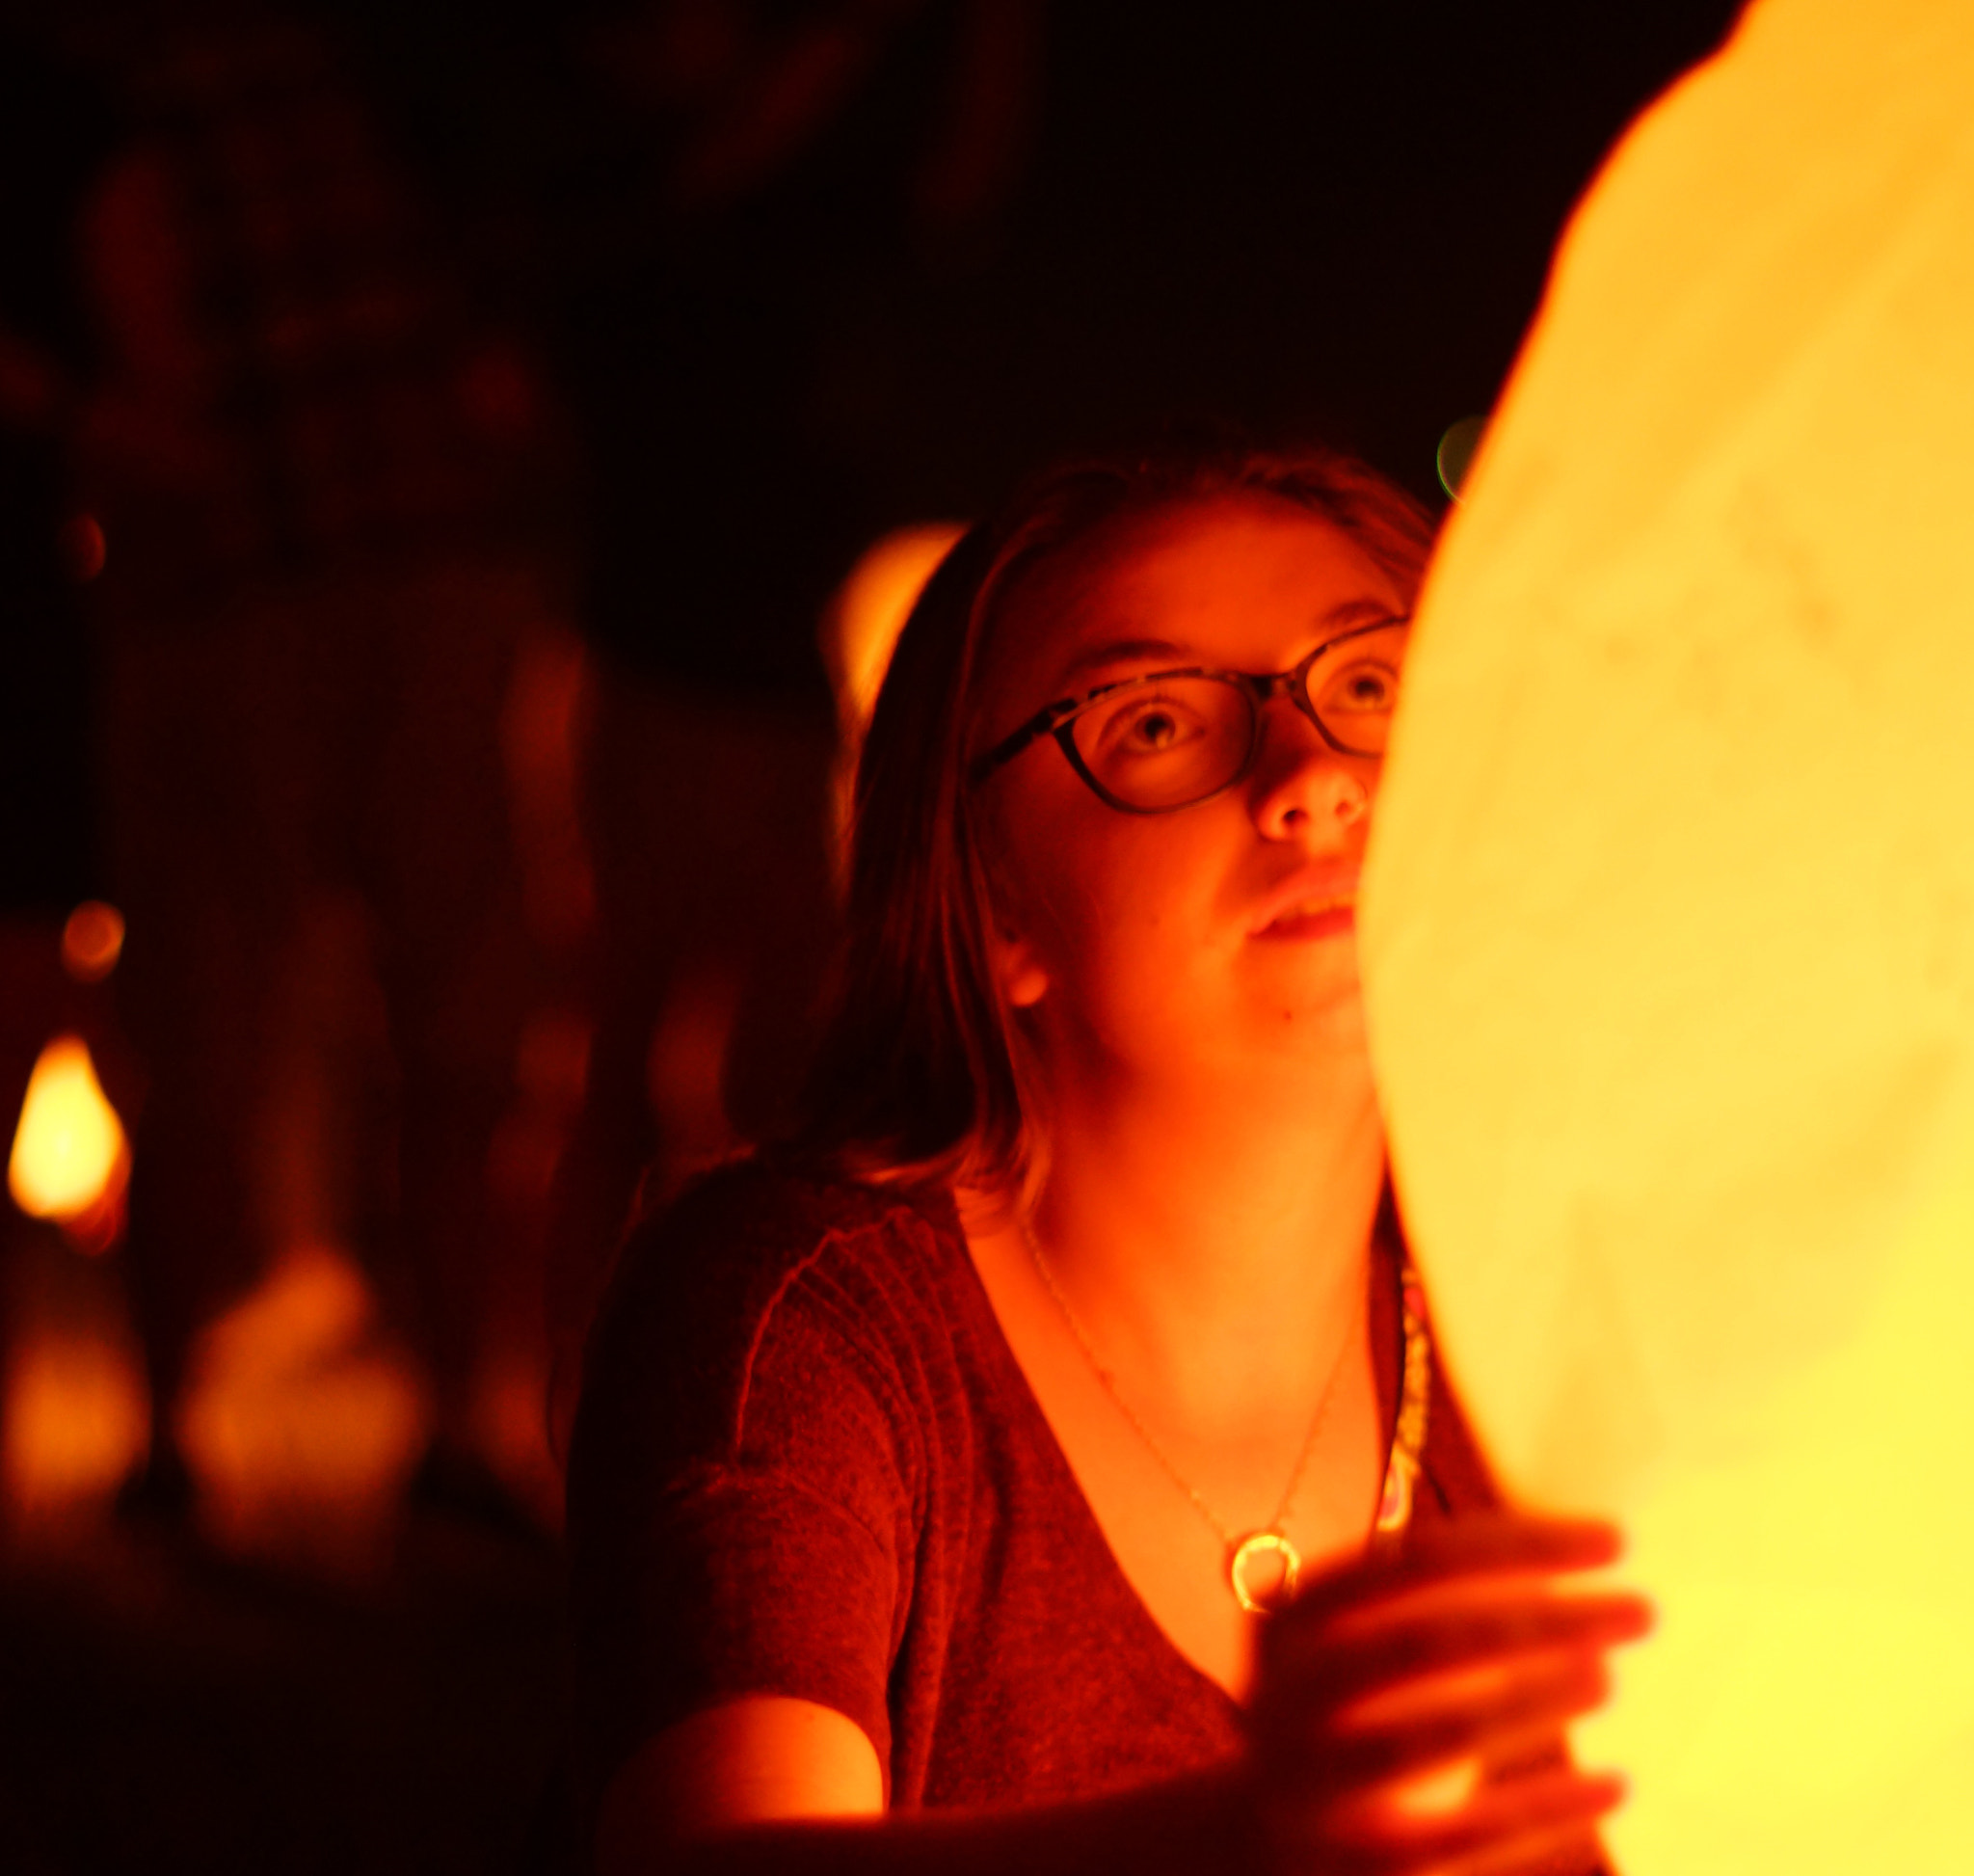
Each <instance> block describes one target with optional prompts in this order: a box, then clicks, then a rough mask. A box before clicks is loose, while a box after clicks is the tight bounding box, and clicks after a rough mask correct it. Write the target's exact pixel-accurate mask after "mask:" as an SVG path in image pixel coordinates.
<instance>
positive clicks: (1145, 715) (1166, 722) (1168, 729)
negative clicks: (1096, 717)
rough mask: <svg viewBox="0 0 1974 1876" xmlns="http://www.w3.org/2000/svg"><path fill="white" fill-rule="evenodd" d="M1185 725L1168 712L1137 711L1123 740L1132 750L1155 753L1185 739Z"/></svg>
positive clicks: (1172, 713)
mask: <svg viewBox="0 0 1974 1876" xmlns="http://www.w3.org/2000/svg"><path fill="white" fill-rule="evenodd" d="M1186 734H1187V731H1186V725H1185V724H1184V723H1182V722H1181V721H1180V720H1179V718H1178V716H1177V715H1176V714H1175V713H1174V712H1173V711H1171V710H1139V711H1138V712H1137V714H1136V715H1135V716H1134V717H1133V718H1132V719H1131V722H1130V724H1129V725H1128V727H1127V728H1126V731H1125V740H1126V741H1127V742H1129V743H1130V744H1131V746H1132V747H1133V748H1134V749H1138V750H1140V751H1144V752H1146V753H1153V754H1155V753H1157V752H1158V751H1160V750H1161V749H1170V748H1171V747H1172V746H1173V744H1174V743H1178V742H1183V741H1184V740H1185V739H1186Z"/></svg>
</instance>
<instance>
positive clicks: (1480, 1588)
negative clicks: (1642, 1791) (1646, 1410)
mask: <svg viewBox="0 0 1974 1876" xmlns="http://www.w3.org/2000/svg"><path fill="white" fill-rule="evenodd" d="M1618 1550H1619V1541H1618V1538H1617V1534H1616V1533H1615V1531H1614V1530H1613V1529H1612V1528H1611V1527H1610V1526H1608V1525H1602V1524H1595V1523H1576V1522H1566V1521H1557V1520H1538V1519H1532V1518H1518V1517H1500V1518H1490V1519H1484V1520H1472V1521H1468V1522H1464V1523H1451V1524H1447V1525H1441V1526H1428V1527H1424V1528H1422V1529H1420V1530H1418V1531H1417V1532H1416V1533H1415V1534H1413V1536H1412V1537H1411V1538H1410V1539H1408V1541H1407V1542H1406V1544H1405V1546H1404V1547H1403V1548H1402V1549H1401V1550H1397V1551H1384V1552H1381V1553H1377V1554H1372V1555H1367V1556H1365V1557H1362V1558H1360V1559H1357V1560H1354V1561H1353V1562H1351V1563H1349V1564H1347V1565H1345V1566H1343V1567H1342V1568H1337V1569H1334V1570H1331V1571H1328V1572H1326V1573H1325V1574H1324V1575H1323V1576H1321V1577H1320V1578H1318V1579H1317V1580H1316V1581H1315V1582H1314V1583H1313V1584H1312V1585H1311V1586H1310V1588H1309V1590H1308V1591H1307V1592H1306V1593H1305V1594H1304V1595H1301V1596H1299V1597H1298V1598H1297V1599H1296V1600H1295V1601H1294V1603H1293V1604H1291V1605H1290V1607H1289V1608H1288V1609H1286V1610H1284V1611H1283V1612H1282V1614H1281V1615H1279V1616H1278V1617H1276V1618H1275V1619H1274V1620H1273V1621H1271V1622H1269V1623H1268V1624H1267V1629H1266V1630H1265V1632H1264V1635H1263V1638H1262V1646H1263V1656H1262V1664H1261V1666H1262V1674H1261V1677H1260V1683H1259V1686H1258V1689H1257V1695H1256V1700H1255V1702H1254V1705H1253V1708H1252V1709H1251V1712H1252V1723H1253V1738H1254V1748H1255V1754H1256V1760H1255V1762H1256V1767H1257V1770H1258V1771H1260V1772H1261V1773H1262V1776H1263V1790H1264V1792H1265V1794H1266V1803H1267V1809H1268V1810H1269V1812H1270V1813H1271V1814H1273V1815H1276V1816H1278V1817H1279V1818H1281V1819H1283V1820H1285V1822H1284V1828H1285V1829H1288V1830H1289V1831H1290V1834H1291V1836H1293V1837H1294V1839H1295V1840H1296V1842H1297V1843H1299V1844H1300V1846H1301V1849H1300V1850H1299V1851H1298V1853H1297V1854H1298V1855H1301V1856H1303V1857H1304V1858H1305V1860H1306V1861H1307V1862H1308V1863H1309V1864H1310V1865H1311V1866H1314V1867H1320V1868H1322V1869H1324V1870H1325V1871H1330V1870H1335V1871H1336V1872H1337V1876H1427V1872H1430V1873H1431V1876H1455V1873H1456V1876H1510V1872H1516V1871H1519V1870H1522V1869H1525V1868H1526V1869H1530V1870H1533V1869H1534V1868H1536V1867H1537V1866H1541V1859H1542V1858H1544V1857H1549V1858H1554V1857H1556V1856H1557V1855H1558V1854H1559V1853H1560V1852H1569V1851H1573V1850H1574V1851H1582V1852H1583V1853H1584V1863H1583V1867H1584V1868H1586V1869H1588V1868H1590V1867H1592V1866H1593V1864H1594V1862H1595V1851H1594V1838H1593V1836H1592V1835H1591V1833H1590V1826H1591V1824H1592V1823H1593V1822H1594V1820H1595V1819H1596V1818H1597V1817H1599V1816H1601V1815H1603V1813H1604V1812H1605V1811H1607V1810H1609V1809H1611V1807H1612V1806H1613V1805H1614V1804H1615V1803H1617V1801H1618V1799H1619V1797H1620V1795H1621V1793H1622V1785H1621V1784H1620V1782H1618V1781H1616V1780H1614V1779H1611V1778H1594V1777H1587V1776H1586V1775H1584V1774H1582V1773H1580V1772H1578V1771H1577V1770H1576V1769H1575V1768H1573V1767H1571V1766H1570V1765H1569V1763H1568V1760H1567V1756H1566V1755H1565V1754H1563V1752H1562V1751H1561V1735H1562V1731H1563V1729H1564V1727H1565V1726H1566V1725H1567V1723H1568V1722H1569V1721H1571V1720H1573V1719H1575V1718H1577V1717H1578V1716H1580V1715H1582V1714H1584V1713H1587V1712H1588V1711H1590V1710H1591V1709H1592V1708H1594V1707H1595V1706H1597V1705H1599V1704H1600V1703H1601V1702H1602V1701H1603V1700H1604V1699H1605V1698H1606V1695H1607V1693H1608V1690H1609V1675H1608V1671H1607V1669H1606V1666H1605V1659H1604V1657H1605V1654H1606V1651H1607V1650H1608V1649H1610V1648H1614V1647H1617V1646H1619V1645H1621V1644H1623V1643H1627V1642H1631V1641H1635V1640H1637V1639H1638V1638H1639V1637H1641V1636H1642V1635H1643V1634H1645V1633H1646V1632H1647V1630H1648V1629H1649V1628H1650V1626H1651V1620H1652V1618H1651V1610H1650V1606H1649V1605H1648V1604H1647V1603H1646V1602H1645V1601H1644V1600H1643V1598H1641V1597H1640V1596H1638V1595H1629V1594H1624V1593H1610V1592H1599V1593H1595V1594H1591V1593H1583V1592H1579V1593H1569V1592H1567V1591H1565V1590H1562V1589H1561V1588H1560V1587H1559V1584H1558V1578H1559V1577H1561V1576H1564V1575H1566V1574H1568V1573H1570V1572H1573V1571H1580V1570H1587V1569H1595V1568H1602V1567H1603V1566H1605V1565H1607V1564H1609V1563H1611V1562H1612V1561H1613V1560H1614V1558H1615V1557H1616V1556H1617V1554H1618ZM1531 1756H1533V1757H1534V1759H1535V1760H1537V1761H1539V1762H1541V1763H1542V1764H1543V1765H1544V1766H1545V1767H1548V1768H1553V1769H1544V1770H1542V1771H1539V1772H1532V1773H1529V1774H1527V1775H1524V1776H1518V1777H1512V1778H1508V1779H1507V1780H1506V1781H1505V1782H1504V1781H1502V1780H1501V1778H1500V1774H1501V1773H1502V1772H1503V1770H1504V1769H1505V1768H1506V1767H1507V1766H1509V1765H1511V1764H1514V1763H1516V1762H1518V1761H1524V1762H1525V1761H1526V1760H1527V1759H1529V1758H1530V1757H1531ZM1463 1763H1464V1764H1467V1765H1470V1766H1479V1767H1491V1768H1493V1769H1494V1774H1495V1777H1493V1778H1491V1779H1489V1780H1486V1781H1483V1782H1482V1783H1481V1786H1480V1787H1479V1789H1478V1790H1476V1791H1474V1792H1472V1793H1470V1794H1468V1795H1467V1796H1466V1797H1464V1798H1461V1799H1458V1800H1456V1801H1450V1802H1449V1804H1448V1806H1447V1807H1446V1808H1445V1809H1432V1808H1431V1807H1429V1806H1427V1807H1422V1806H1421V1804H1420V1803H1418V1802H1417V1801H1416V1800H1417V1798H1418V1795H1419V1793H1420V1790H1421V1787H1420V1785H1419V1781H1420V1780H1421V1779H1422V1778H1426V1777H1427V1776H1428V1775H1436V1774H1442V1773H1445V1772H1447V1771H1449V1770H1451V1769H1453V1768H1456V1767H1458V1766H1459V1765H1461V1764H1463ZM1408 1796H1409V1797H1410V1798H1411V1799H1412V1800H1413V1802H1410V1803H1408V1802H1407V1798H1408ZM1340 1858H1341V1861H1340V1860H1339V1859H1340ZM1287 1866H1294V1864H1293V1863H1291V1864H1289V1865H1287ZM1568 1866H1569V1865H1568V1863H1567V1860H1565V1862H1564V1863H1563V1864H1561V1865H1554V1864H1552V1865H1549V1867H1551V1868H1552V1869H1553V1868H1556V1867H1563V1868H1566V1867H1568Z"/></svg>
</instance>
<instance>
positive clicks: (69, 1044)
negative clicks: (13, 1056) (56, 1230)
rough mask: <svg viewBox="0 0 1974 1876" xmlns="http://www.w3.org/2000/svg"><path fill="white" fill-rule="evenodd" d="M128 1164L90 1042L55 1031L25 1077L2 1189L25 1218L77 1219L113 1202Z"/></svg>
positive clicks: (71, 1221) (120, 1130)
mask: <svg viewBox="0 0 1974 1876" xmlns="http://www.w3.org/2000/svg"><path fill="white" fill-rule="evenodd" d="M128 1166H129V1149H128V1147H127V1145H126V1143H125V1141H124V1138H123V1126H122V1123H121V1122H120V1120H119V1119H118V1118H117V1110H116V1109H115V1108H113V1107H112V1106H111V1105H110V1103H109V1099H108V1097H107V1096H106V1095H105V1094H104V1093H103V1088H102V1084H101V1083H100V1082H98V1081H97V1080H96V1070H95V1063H94V1062H93V1060H92V1059H90V1053H89V1046H88V1044H87V1043H85V1042H84V1041H83V1039H82V1038H81V1037H80V1036H78V1035H58V1036H57V1037H56V1038H55V1039H54V1040H53V1041H52V1042H50V1043H49V1044H48V1046H47V1047H46V1048H45V1049H43V1050H42V1051H41V1053H40V1059H39V1060H38V1061H37V1062H36V1063H35V1066H34V1073H33V1074H32V1075H31V1076H30V1077H29V1078H28V1085H27V1097H26V1099H25V1100H24V1101H22V1103H21V1108H20V1123H19V1125H18V1126H17V1127H16V1128H15V1130H14V1135H13V1152H12V1154H11V1155H10V1156H9V1158H8V1162H7V1190H8V1191H9V1192H10V1193H12V1194H13V1202H14V1203H15V1204H16V1205H18V1206H19V1207H20V1209H21V1210H22V1211H23V1212H25V1213H26V1214H27V1215H28V1216H29V1217H30V1218H37V1219H53V1220H54V1221H55V1222H57V1223H60V1224H65V1225H79V1224H81V1223H83V1222H84V1221H86V1220H88V1219H90V1218H91V1217H92V1215H93V1214H96V1213H98V1212H100V1211H101V1210H102V1209H103V1208H104V1207H105V1206H106V1205H111V1204H114V1202H115V1200H116V1198H117V1196H118V1194H119V1193H120V1191H121V1187H122V1183H123V1181H124V1179H125V1178H126V1176H127V1173H128Z"/></svg>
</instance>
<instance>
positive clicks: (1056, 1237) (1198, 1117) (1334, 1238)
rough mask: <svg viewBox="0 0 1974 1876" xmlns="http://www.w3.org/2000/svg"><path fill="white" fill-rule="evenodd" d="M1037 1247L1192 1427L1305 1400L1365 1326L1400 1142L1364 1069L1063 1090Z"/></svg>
mask: <svg viewBox="0 0 1974 1876" xmlns="http://www.w3.org/2000/svg"><path fill="white" fill-rule="evenodd" d="M1049 1146H1050V1159H1049V1177H1048V1185H1047V1189H1046V1191H1045V1193H1044V1195H1043V1200H1042V1204H1041V1207H1040V1210H1039V1212H1038V1215H1037V1217H1036V1219H1035V1227H1034V1228H1035V1235H1036V1238H1037V1241H1038V1242H1039V1244H1040V1245H1041V1246H1042V1247H1043V1249H1044V1251H1045V1254H1046V1255H1047V1257H1048V1259H1049V1261H1050V1264H1051V1266H1052V1268H1053V1270H1054V1273H1055V1275H1056V1277H1057V1279H1058V1280H1059V1282H1060V1283H1061V1285H1062V1288H1063V1290H1064V1292H1065V1294H1066V1295H1067V1296H1069V1297H1070V1298H1071V1300H1073V1302H1074V1304H1075V1306H1076V1308H1077V1311H1078V1314H1079V1316H1080V1319H1081V1320H1082V1321H1083V1322H1084V1323H1085V1324H1086V1325H1087V1326H1088V1327H1089V1329H1090V1332H1091V1333H1092V1335H1093V1336H1095V1337H1096V1338H1097V1339H1098V1341H1099V1342H1100V1344H1101V1346H1102V1347H1103V1348H1104V1349H1105V1351H1106V1353H1107V1357H1108V1358H1109V1360H1110V1361H1112V1362H1113V1363H1114V1364H1115V1365H1116V1366H1117V1368H1118V1369H1119V1371H1120V1372H1129V1373H1132V1374H1134V1375H1136V1376H1138V1377H1140V1378H1141V1379H1142V1380H1143V1381H1145V1382H1148V1383H1149V1384H1150V1385H1151V1387H1153V1388H1156V1389H1157V1390H1159V1392H1160V1394H1161V1395H1162V1397H1163V1398H1166V1399H1168V1400H1170V1401H1172V1402H1173V1404H1174V1406H1175V1407H1178V1408H1179V1409H1180V1410H1181V1411H1182V1412H1184V1413H1185V1414H1186V1415H1187V1417H1188V1419H1189V1420H1191V1421H1192V1422H1193V1423H1194V1424H1200V1425H1210V1424H1212V1423H1213V1422H1214V1421H1215V1420H1217V1419H1219V1418H1220V1417H1221V1416H1222V1415H1223V1414H1228V1415H1232V1414H1239V1413H1241V1412H1244V1411H1247V1410H1248V1408H1249V1404H1251V1402H1252V1399H1253V1395H1254V1392H1255V1389H1256V1387H1257V1385H1259V1386H1261V1387H1264V1388H1267V1389H1269V1390H1272V1391H1275V1392H1278V1393H1279V1395H1280V1396H1281V1398H1284V1399H1287V1400H1297V1401H1299V1400H1301V1399H1303V1398H1304V1397H1305V1396H1307V1395H1309V1394H1310V1393H1311V1392H1312V1390H1313V1389H1314V1388H1316V1387H1318V1386H1320V1382H1321V1380H1323V1378H1324V1377H1325V1376H1326V1375H1327V1373H1328V1371H1329V1369H1330V1368H1331V1366H1332V1364H1333V1362H1334V1360H1335V1358H1336V1355H1337V1351H1338V1349H1339V1347H1340V1346H1341V1343H1342V1340H1343V1339H1344V1338H1345V1337H1347V1335H1348V1334H1350V1333H1352V1332H1353V1331H1354V1329H1355V1327H1356V1326H1357V1324H1358V1322H1359V1321H1360V1319H1361V1314H1362V1310H1363V1307H1364V1301H1365V1298H1366V1296H1367V1293H1368V1283H1367V1262H1368V1258H1369V1253H1370V1242H1371V1230H1372V1224H1373V1220H1374V1216H1375V1213H1376V1208H1377V1198H1378V1193H1379V1190H1380V1187H1381V1185H1382V1181H1383V1175H1384V1136H1383V1130H1382V1127H1381V1125H1380V1123H1379V1120H1378V1114H1377V1108H1376V1103H1375V1100H1374V1094H1373V1090H1372V1086H1371V1078H1370V1072H1369V1065H1368V1063H1366V1062H1365V1061H1364V1059H1363V1058H1362V1056H1361V1054H1355V1053H1345V1054H1343V1055H1341V1056H1340V1057H1339V1058H1338V1059H1335V1060H1334V1061H1333V1062H1329V1063H1326V1064H1324V1065H1323V1066H1322V1067H1321V1069H1320V1070H1312V1069H1310V1068H1308V1067H1307V1066H1305V1067H1304V1068H1302V1069H1301V1070H1300V1071H1299V1072H1298V1073H1297V1074H1296V1075H1295V1076H1294V1080H1293V1082H1292V1083H1289V1084H1287V1085H1281V1086H1274V1085H1266V1084H1259V1083H1258V1082H1257V1081H1256V1080H1255V1079H1254V1078H1253V1077H1242V1078H1237V1079H1236V1080H1234V1081H1233V1082H1232V1083H1231V1084H1222V1085H1218V1086H1208V1087H1201V1086H1200V1085H1198V1084H1197V1082H1196V1081H1195V1082H1194V1083H1192V1084H1190V1085H1187V1086H1184V1087H1180V1086H1174V1085H1157V1084H1147V1083H1146V1082H1144V1081H1142V1080H1135V1081H1134V1082H1133V1083H1132V1085H1129V1086H1127V1087H1124V1088H1119V1087H1117V1086H1116V1085H1110V1086H1107V1087H1105V1088H1103V1089H1101V1090H1091V1091H1085V1090H1083V1089H1080V1088H1079V1087H1076V1086H1069V1087H1059V1088H1056V1089H1053V1090H1052V1101H1051V1109H1050V1125H1049Z"/></svg>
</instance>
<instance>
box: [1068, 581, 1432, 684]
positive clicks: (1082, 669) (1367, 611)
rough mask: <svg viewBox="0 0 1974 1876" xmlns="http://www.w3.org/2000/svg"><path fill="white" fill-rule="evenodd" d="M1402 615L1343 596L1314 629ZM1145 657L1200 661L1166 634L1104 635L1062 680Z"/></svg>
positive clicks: (1334, 629) (1333, 629) (1339, 628)
mask: <svg viewBox="0 0 1974 1876" xmlns="http://www.w3.org/2000/svg"><path fill="white" fill-rule="evenodd" d="M1403 616H1404V615H1403V614H1401V613H1396V612H1393V611H1392V610H1391V608H1390V607H1389V606H1387V605H1386V604H1385V603H1384V602H1383V601H1382V600H1374V599H1371V598H1369V597H1366V598H1363V599H1355V600H1346V601H1344V602H1343V603H1342V604H1341V605H1334V606H1332V607H1331V608H1330V609H1329V610H1328V611H1327V612H1325V613H1324V614H1323V615H1322V617H1321V618H1320V619H1319V620H1318V621H1317V622H1316V630H1317V631H1318V632H1319V633H1331V634H1338V633H1341V632H1344V631H1347V630H1350V629H1351V628H1352V627H1353V626H1357V625H1373V624H1376V623H1377V622H1378V621H1380V620H1386V619H1389V620H1391V621H1392V622H1394V623H1397V622H1398V621H1399V620H1400V619H1401V618H1402V617H1403ZM1145 658H1159V659H1161V660H1166V661H1168V662H1170V663H1174V664H1186V663H1190V664H1198V663H1199V662H1200V661H1201V659H1200V652H1199V647H1198V646H1196V645H1181V644H1178V643H1176V642H1175V641H1174V640H1172V639H1169V638H1113V639H1107V640H1106V641H1105V642H1104V643H1103V644H1101V645H1092V646H1091V647H1090V648H1089V649H1088V650H1087V651H1084V652H1079V653H1078V654H1077V656H1076V657H1073V658H1071V659H1070V661H1069V663H1068V664H1067V665H1065V666H1064V667H1063V671H1062V682H1063V683H1069V682H1070V681H1071V680H1072V679H1074V678H1080V677H1086V676H1088V675H1089V673H1091V672H1093V671H1101V670H1104V669H1105V668H1106V667H1107V666H1109V665H1112V664H1130V663H1136V662H1138V661H1140V660H1142V659H1145Z"/></svg>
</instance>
